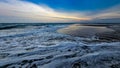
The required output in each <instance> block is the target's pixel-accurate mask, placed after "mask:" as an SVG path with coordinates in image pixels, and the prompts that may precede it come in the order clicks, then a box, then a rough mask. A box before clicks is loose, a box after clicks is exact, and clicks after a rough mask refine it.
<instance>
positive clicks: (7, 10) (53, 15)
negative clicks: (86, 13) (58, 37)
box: [0, 0, 89, 22]
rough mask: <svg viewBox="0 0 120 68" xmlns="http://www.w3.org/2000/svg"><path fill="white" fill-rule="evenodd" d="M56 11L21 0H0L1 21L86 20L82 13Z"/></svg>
mask: <svg viewBox="0 0 120 68" xmlns="http://www.w3.org/2000/svg"><path fill="white" fill-rule="evenodd" d="M76 15H77V14H73V13H66V12H56V11H55V10H54V9H52V8H49V7H47V6H43V5H37V4H34V3H31V2H27V1H22V0H4V1H0V21H1V20H2V21H1V22H14V21H15V22H16V21H18V22H22V21H23V22H24V21H26V22H27V21H28V22H30V21H31V22H70V21H80V20H88V19H89V18H83V17H82V15H81V17H80V16H76Z"/></svg>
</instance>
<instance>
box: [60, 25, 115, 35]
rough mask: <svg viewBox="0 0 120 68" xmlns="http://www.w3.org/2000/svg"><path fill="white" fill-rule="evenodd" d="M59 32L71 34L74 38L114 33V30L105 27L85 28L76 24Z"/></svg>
mask: <svg viewBox="0 0 120 68" xmlns="http://www.w3.org/2000/svg"><path fill="white" fill-rule="evenodd" d="M58 32H59V33H63V34H69V35H72V36H80V37H93V36H95V35H97V34H101V33H106V32H114V30H113V29H110V28H107V27H105V26H85V25H80V24H74V25H70V26H68V27H66V28H62V29H59V30H58Z"/></svg>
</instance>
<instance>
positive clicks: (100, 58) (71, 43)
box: [0, 23, 120, 68]
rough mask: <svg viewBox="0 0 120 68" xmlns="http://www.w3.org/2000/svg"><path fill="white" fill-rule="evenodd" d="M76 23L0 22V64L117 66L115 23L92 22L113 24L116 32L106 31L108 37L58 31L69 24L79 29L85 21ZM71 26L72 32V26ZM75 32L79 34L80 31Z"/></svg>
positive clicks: (5, 67) (119, 45) (12, 67)
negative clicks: (109, 32) (108, 32)
mask: <svg viewBox="0 0 120 68" xmlns="http://www.w3.org/2000/svg"><path fill="white" fill-rule="evenodd" d="M73 25H74V26H73ZM79 25H80V26H79ZM79 25H78V24H77V25H76V24H74V23H64V24H61V23H1V24H0V68H119V67H120V58H119V57H120V40H119V39H120V37H119V27H118V25H117V26H116V25H113V24H109V25H107V24H100V25H98V24H92V26H95V27H103V26H106V27H105V28H110V29H113V28H114V29H115V28H116V29H115V30H117V31H115V33H116V32H117V33H116V34H115V33H114V34H115V35H114V37H112V36H113V34H112V35H111V34H110V35H109V36H110V38H109V40H108V39H99V38H93V37H82V36H74V35H71V34H69V33H61V32H58V30H60V29H65V30H69V29H70V27H71V26H72V27H78V26H79V28H76V29H78V30H79V29H81V26H85V25H86V24H79ZM87 26H91V25H90V24H87ZM66 27H67V28H66ZM71 29H72V32H74V31H73V29H75V28H71ZM84 29H86V28H84ZM94 29H96V28H94ZM70 31H71V30H70ZM90 31H91V32H92V31H93V30H89V33H91V32H90ZM76 33H77V34H81V32H80V31H78V32H75V34H76ZM116 36H117V38H116ZM105 38H106V37H105ZM107 38H108V37H107ZM116 39H117V40H116Z"/></svg>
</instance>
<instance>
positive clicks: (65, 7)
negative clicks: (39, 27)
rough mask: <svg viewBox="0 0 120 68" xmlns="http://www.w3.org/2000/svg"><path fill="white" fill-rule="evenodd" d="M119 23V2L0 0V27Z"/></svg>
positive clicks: (112, 0)
mask: <svg viewBox="0 0 120 68" xmlns="http://www.w3.org/2000/svg"><path fill="white" fill-rule="evenodd" d="M83 21H86V22H88V21H91V22H102V23H106V22H107V23H111V22H112V23H113V22H117V23H120V0H0V23H66V22H68V23H69V22H70V23H72V22H83Z"/></svg>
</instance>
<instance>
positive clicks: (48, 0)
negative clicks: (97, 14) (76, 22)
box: [27, 0, 120, 11]
mask: <svg viewBox="0 0 120 68" xmlns="http://www.w3.org/2000/svg"><path fill="white" fill-rule="evenodd" d="M27 1H30V2H33V3H36V4H46V5H48V6H50V7H51V8H54V9H64V10H68V11H69V10H70V11H71V10H77V11H78V10H79V11H86V10H87V11H95V10H102V9H106V8H109V7H111V6H114V5H117V4H120V0H27Z"/></svg>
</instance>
